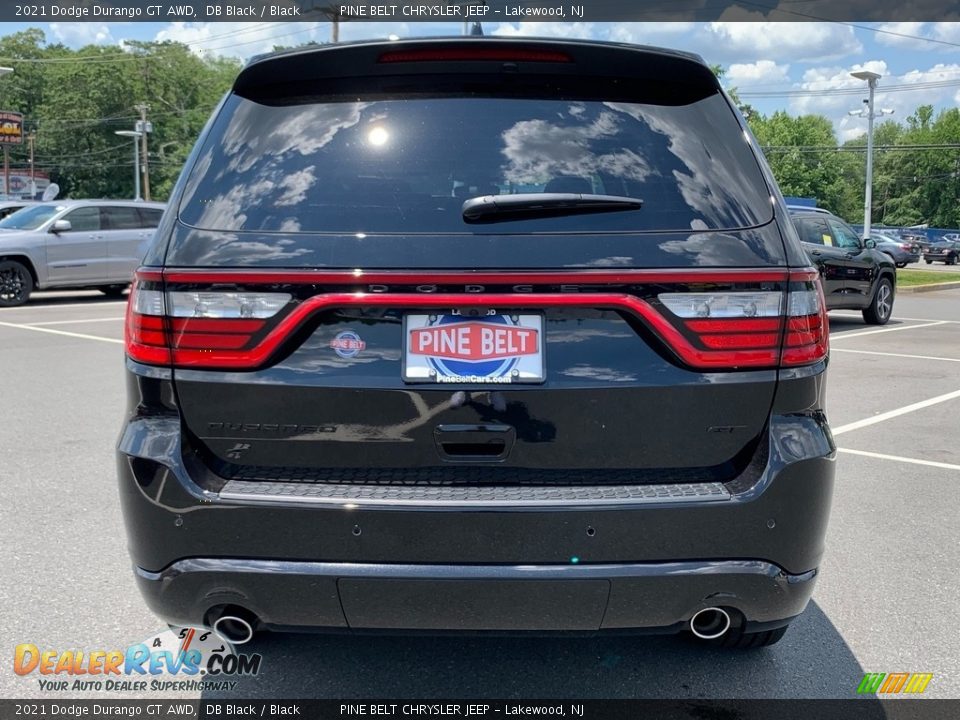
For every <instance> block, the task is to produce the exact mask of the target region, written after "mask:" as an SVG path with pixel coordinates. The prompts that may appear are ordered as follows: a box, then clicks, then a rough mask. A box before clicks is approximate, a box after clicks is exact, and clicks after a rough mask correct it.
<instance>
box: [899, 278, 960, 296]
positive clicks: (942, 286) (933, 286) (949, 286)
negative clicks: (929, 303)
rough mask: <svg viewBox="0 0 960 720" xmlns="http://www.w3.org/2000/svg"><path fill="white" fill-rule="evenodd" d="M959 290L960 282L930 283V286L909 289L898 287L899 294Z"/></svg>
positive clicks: (911, 286) (912, 286)
mask: <svg viewBox="0 0 960 720" xmlns="http://www.w3.org/2000/svg"><path fill="white" fill-rule="evenodd" d="M957 288H960V280H951V281H950V282H942V283H930V284H928V285H910V286H909V287H898V288H897V294H898V295H899V294H901V293H923V292H934V291H936V290H955V289H957Z"/></svg>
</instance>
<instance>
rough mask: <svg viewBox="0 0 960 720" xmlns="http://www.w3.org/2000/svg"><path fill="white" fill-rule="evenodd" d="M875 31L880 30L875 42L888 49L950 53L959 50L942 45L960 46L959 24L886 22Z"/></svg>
mask: <svg viewBox="0 0 960 720" xmlns="http://www.w3.org/2000/svg"><path fill="white" fill-rule="evenodd" d="M877 29H878V30H880V32H878V33H876V39H877V42H879V43H881V44H883V45H888V46H890V47H898V48H905V49H909V50H920V51H924V50H926V51H929V50H938V51H952V52H956V51H957V50H958V49H960V48H952V47H950V46H949V45H944V44H943V43H958V44H960V22H934V23H928V22H888V23H882V24H881V25H879V26H878V28H877ZM925 38H926V39H925ZM928 40H935V41H939V42H929V41H928Z"/></svg>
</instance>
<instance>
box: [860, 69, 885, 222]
mask: <svg viewBox="0 0 960 720" xmlns="http://www.w3.org/2000/svg"><path fill="white" fill-rule="evenodd" d="M850 75H852V76H853V77H855V78H857V79H858V80H866V81H867V86H868V87H869V96H868V98H867V100H866V103H867V109H866V113H864V111H863V110H851V111H850V113H849V114H850V115H857V116H859V117H864V114H865V115H866V118H867V179H866V191H865V192H864V198H863V238H864V240H867V239H869V238H870V221H871V219H872V216H873V119H874V118H875V117H877V116H880V115H888V114H892V113H893V110H881V111H880V112H874V109H873V95H874V91H875V90H876V88H877V80H879V79H880V74H879V73H875V72H870V71H869V70H859V71H857V72H852V73H850Z"/></svg>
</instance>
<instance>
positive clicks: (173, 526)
mask: <svg viewBox="0 0 960 720" xmlns="http://www.w3.org/2000/svg"><path fill="white" fill-rule="evenodd" d="M125 342H126V355H127V360H126V369H127V378H128V393H129V405H128V413H127V417H126V419H125V422H124V426H123V430H122V433H121V437H120V441H119V447H118V471H119V480H120V489H121V500H122V505H123V510H124V514H125V519H126V523H127V530H128V536H129V547H130V552H131V556H132V560H133V564H134V570H135V573H136V577H137V580H138V583H139V586H140V589H141V591H142V593H143V595H144V597H145V599H146V601H147V603H148V604H149V605H150V607H151V608H152V609H153V610H154V611H155V612H156V613H157V614H158V615H159V616H161V617H162V618H163V619H164V620H166V621H167V622H170V623H178V624H184V625H187V624H190V625H198V624H203V625H207V626H209V627H214V628H217V629H218V631H220V632H221V633H223V634H225V635H226V636H228V637H229V638H231V639H234V640H246V639H247V638H248V636H249V635H250V634H251V633H252V632H254V631H257V630H297V629H307V628H309V629H325V630H329V631H351V630H376V631H384V632H386V631H396V630H404V631H407V630H419V631H424V632H472V631H499V632H504V631H507V632H514V631H516V632H522V631H535V632H555V631H581V632H592V633H597V632H624V631H631V632H655V633H681V632H682V633H692V634H693V635H695V636H697V637H699V638H701V639H703V640H705V641H709V642H714V643H720V644H723V645H726V646H730V647H760V646H764V645H770V644H772V643H774V642H776V641H777V640H779V639H780V637H781V636H782V635H783V633H784V632H785V630H786V628H787V626H788V625H789V624H790V623H791V621H792V620H793V619H795V618H796V617H797V616H798V615H800V613H801V612H803V610H804V608H805V606H806V605H807V602H808V600H809V598H810V596H811V593H812V592H813V587H814V583H815V579H816V576H817V573H818V568H819V566H820V562H821V558H822V554H823V551H824V536H825V532H826V523H827V517H828V514H829V508H830V498H831V493H832V485H833V474H834V463H833V460H834V455H835V447H834V444H833V440H832V437H831V435H830V431H829V427H828V424H827V420H826V416H825V413H824V397H825V384H824V382H825V372H826V366H827V362H828V328H827V318H826V306H825V302H824V296H823V292H822V288H821V285H820V280H819V278H818V275H817V271H816V270H815V269H814V268H813V267H811V266H810V265H809V262H808V260H807V259H806V255H805V253H804V251H803V249H802V247H801V244H800V242H799V239H798V237H797V235H796V231H795V230H794V228H793V225H792V224H791V221H790V219H789V217H788V215H787V210H786V207H785V205H784V204H783V200H782V198H781V196H780V194H779V191H778V190H777V188H776V185H775V183H774V182H773V180H772V177H771V175H770V172H769V169H768V168H767V165H766V163H765V160H764V159H763V157H762V155H761V154H760V152H759V150H758V148H757V147H756V145H755V143H754V141H753V139H752V136H751V135H750V134H749V132H748V131H747V129H746V126H745V124H744V122H743V120H742V118H741V117H740V116H739V114H738V113H737V111H736V110H735V108H734V107H733V106H732V105H731V103H730V101H729V99H728V98H727V97H726V96H725V94H724V93H723V91H722V90H721V89H720V87H719V85H718V83H717V80H716V78H715V77H714V75H713V74H712V72H711V71H710V69H709V68H708V67H707V66H706V65H705V64H704V63H703V62H702V61H701V60H700V59H699V58H698V57H695V56H693V55H688V54H684V53H678V52H673V51H669V50H661V49H655V48H647V47H639V46H630V45H620V44H604V43H590V42H580V41H548V40H529V39H527V40H523V39H491V38H462V39H431V40H407V41H397V42H389V43H388V42H382V43H381V42H374V43H358V44H344V45H335V46H329V47H318V48H310V49H306V50H297V51H290V52H281V53H277V54H273V55H268V56H263V57H261V58H257V59H255V60H253V61H252V62H251V63H250V64H248V65H247V67H245V68H244V69H243V70H242V71H241V73H240V74H239V76H238V77H237V79H236V81H235V83H234V86H233V89H232V91H231V92H230V93H229V94H228V96H227V97H226V98H225V99H224V100H223V102H222V103H221V105H220V106H219V107H218V108H217V110H216V111H215V112H214V114H213V116H212V117H211V119H210V121H209V123H208V126H207V128H206V129H205V130H204V133H203V135H202V136H201V137H200V138H199V140H198V141H197V144H196V146H195V148H194V151H193V153H192V155H191V157H190V158H189V159H188V161H187V163H186V166H185V168H184V170H183V174H182V176H181V178H180V180H179V181H178V183H177V185H176V187H175V189H174V191H173V196H172V197H171V200H170V203H169V206H168V210H167V211H166V213H165V215H164V218H163V221H162V223H161V226H160V228H159V230H158V232H157V235H156V238H155V239H154V242H153V244H152V246H151V249H150V250H149V251H148V253H147V256H146V258H145V260H144V262H143V265H142V267H141V268H140V270H139V271H138V273H137V276H136V279H135V281H134V285H133V288H132V292H131V296H130V300H129V304H128V310H127V320H126V340H125Z"/></svg>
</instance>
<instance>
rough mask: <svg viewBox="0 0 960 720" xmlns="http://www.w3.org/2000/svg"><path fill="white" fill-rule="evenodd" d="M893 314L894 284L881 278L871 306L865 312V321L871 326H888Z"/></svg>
mask: <svg viewBox="0 0 960 720" xmlns="http://www.w3.org/2000/svg"><path fill="white" fill-rule="evenodd" d="M892 314H893V284H892V283H891V282H890V280H889V279H888V278H885V277H884V278H880V281H879V282H878V283H877V289H876V290H874V292H873V299H872V300H871V301H870V306H869V307H867V308H866V309H865V310H864V311H863V320H864V322H866V323H868V324H870V325H886V324H887V321H889V320H890V315H892Z"/></svg>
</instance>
